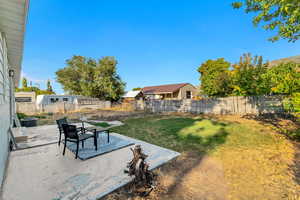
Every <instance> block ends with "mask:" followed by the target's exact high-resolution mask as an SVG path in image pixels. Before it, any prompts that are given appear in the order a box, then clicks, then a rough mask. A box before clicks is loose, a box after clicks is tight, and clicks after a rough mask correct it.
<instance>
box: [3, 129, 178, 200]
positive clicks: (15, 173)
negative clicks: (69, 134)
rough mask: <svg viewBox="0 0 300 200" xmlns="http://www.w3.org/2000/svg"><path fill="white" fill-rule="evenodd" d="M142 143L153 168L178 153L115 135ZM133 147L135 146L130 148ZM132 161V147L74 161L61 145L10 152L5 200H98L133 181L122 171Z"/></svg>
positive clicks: (4, 190) (5, 184) (4, 187)
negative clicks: (63, 152) (64, 153)
mask: <svg viewBox="0 0 300 200" xmlns="http://www.w3.org/2000/svg"><path fill="white" fill-rule="evenodd" d="M112 135H115V136H117V137H123V138H124V139H127V140H131V141H132V142H133V143H135V144H140V145H141V146H142V148H143V149H144V152H145V153H146V154H148V155H149V157H148V158H147V161H148V162H149V163H150V166H151V169H152V168H156V167H158V166H160V165H162V164H163V163H166V162H167V161H169V160H171V159H173V158H175V157H177V156H178V155H179V153H177V152H174V151H171V150H168V149H165V148H162V147H159V146H156V145H152V144H149V143H146V142H143V141H140V140H136V139H133V138H129V137H126V136H122V135H119V134H116V133H112ZM131 147H132V146H131ZM131 158H132V152H131V151H130V147H126V148H123V149H120V150H116V151H113V152H111V153H108V154H104V155H101V156H97V157H95V158H92V159H89V160H85V161H82V160H79V159H77V160H75V159H74V155H73V154H72V153H71V152H70V151H68V150H67V151H66V155H65V156H62V145H61V147H58V145H57V144H51V145H44V146H40V147H36V148H28V149H24V150H20V151H14V152H11V154H10V158H9V165H8V170H7V177H6V180H5V182H4V185H3V192H2V194H1V195H2V196H1V197H2V198H0V199H3V200H40V199H43V200H54V199H60V200H67V199H68V200H69V199H73V200H96V199H99V198H101V197H103V196H104V195H106V194H108V193H110V192H112V191H114V190H115V189H118V188H119V187H121V186H124V185H125V184H127V183H128V182H130V181H131V178H130V177H128V175H127V174H124V172H123V170H124V169H125V167H126V164H127V162H129V161H130V160H131Z"/></svg>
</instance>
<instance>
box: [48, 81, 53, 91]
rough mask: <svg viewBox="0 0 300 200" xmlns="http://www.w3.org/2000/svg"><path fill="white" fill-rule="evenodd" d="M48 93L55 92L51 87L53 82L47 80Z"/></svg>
mask: <svg viewBox="0 0 300 200" xmlns="http://www.w3.org/2000/svg"><path fill="white" fill-rule="evenodd" d="M47 91H48V92H53V88H52V85H51V82H50V80H49V79H48V80H47Z"/></svg>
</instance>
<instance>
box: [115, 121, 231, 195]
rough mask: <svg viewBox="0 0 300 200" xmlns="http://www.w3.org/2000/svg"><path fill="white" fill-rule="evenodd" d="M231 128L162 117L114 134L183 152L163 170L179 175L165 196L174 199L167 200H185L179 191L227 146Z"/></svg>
mask: <svg viewBox="0 0 300 200" xmlns="http://www.w3.org/2000/svg"><path fill="white" fill-rule="evenodd" d="M229 124H230V123H223V122H218V121H215V120H213V119H204V118H199V119H197V118H183V117H171V118H170V117H167V118H166V117H163V116H162V117H157V118H154V117H152V118H151V117H150V118H140V119H129V120H126V121H125V125H124V126H122V127H117V128H114V130H113V131H115V132H118V133H120V134H124V135H127V136H129V137H134V138H136V139H140V140H143V141H146V142H149V143H152V144H155V145H158V146H162V147H165V148H169V149H172V150H175V151H179V152H181V153H182V155H184V156H180V158H178V159H175V160H173V161H171V162H170V163H168V164H167V165H166V166H163V167H161V168H160V169H161V171H163V172H165V173H173V174H176V176H175V177H174V181H173V183H172V184H170V185H168V188H167V193H165V195H167V196H169V197H170V196H172V198H166V199H182V197H179V196H178V197H176V195H175V196H174V194H176V187H177V186H178V185H179V184H181V182H182V181H183V179H184V178H185V177H186V176H187V175H188V174H189V173H190V172H191V171H192V170H193V169H194V168H196V167H198V166H199V165H201V162H202V159H203V158H204V157H205V155H206V154H207V153H209V152H210V151H213V150H215V149H216V148H217V147H218V146H219V145H221V144H224V143H225V142H226V138H227V136H228V134H229V133H228V132H227V131H226V126H228V125H229ZM131 197H132V196H131Z"/></svg>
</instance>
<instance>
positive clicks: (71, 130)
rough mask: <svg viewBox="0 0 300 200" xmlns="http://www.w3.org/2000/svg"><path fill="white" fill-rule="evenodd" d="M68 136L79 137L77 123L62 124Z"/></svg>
mask: <svg viewBox="0 0 300 200" xmlns="http://www.w3.org/2000/svg"><path fill="white" fill-rule="evenodd" d="M62 128H63V130H64V134H65V137H66V138H71V139H78V133H77V129H76V126H75V125H69V124H62Z"/></svg>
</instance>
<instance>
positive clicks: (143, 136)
mask: <svg viewBox="0 0 300 200" xmlns="http://www.w3.org/2000/svg"><path fill="white" fill-rule="evenodd" d="M124 123H125V125H124V126H121V127H116V128H114V129H113V131H115V132H117V133H120V134H123V135H127V136H129V137H134V138H137V139H140V140H144V141H147V142H149V143H152V144H156V145H159V146H162V147H166V148H170V149H173V150H175V151H179V152H183V151H197V152H206V153H207V152H211V151H212V150H215V149H216V148H217V147H218V146H219V145H227V146H230V147H237V146H244V147H245V146H259V145H264V144H268V143H274V142H276V138H274V137H272V136H271V135H270V134H261V133H260V129H259V127H257V126H245V125H243V124H240V123H231V122H224V121H217V120H213V119H205V118H201V117H197V118H192V117H176V116H174V117H172V116H168V117H166V116H155V117H145V118H131V119H127V120H126V121H125V122H124Z"/></svg>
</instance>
